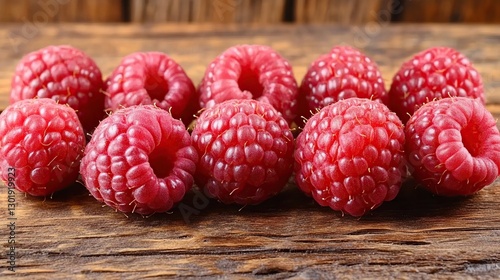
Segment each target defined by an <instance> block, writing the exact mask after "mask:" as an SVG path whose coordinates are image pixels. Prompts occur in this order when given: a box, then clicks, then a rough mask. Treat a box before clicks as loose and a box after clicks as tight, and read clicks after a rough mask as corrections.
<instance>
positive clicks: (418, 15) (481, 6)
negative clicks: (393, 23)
mask: <svg viewBox="0 0 500 280" xmlns="http://www.w3.org/2000/svg"><path fill="white" fill-rule="evenodd" d="M395 1H398V2H400V3H401V6H402V7H403V8H404V9H403V11H402V13H401V14H398V15H396V18H395V19H396V20H397V21H403V22H420V23H423V22H427V23H431V22H443V23H449V22H465V23H498V22H500V5H499V4H500V2H498V1H496V0H482V1H470V0H441V1H433V0H395Z"/></svg>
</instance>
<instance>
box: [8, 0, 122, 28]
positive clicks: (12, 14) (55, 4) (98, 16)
mask: <svg viewBox="0 0 500 280" xmlns="http://www.w3.org/2000/svg"><path fill="white" fill-rule="evenodd" d="M122 4H123V1H122V0H106V1H101V0H16V1H11V0H0V7H2V8H1V9H0V22H22V23H25V24H26V23H29V24H33V25H36V26H39V25H43V24H46V23H47V22H119V21H122V20H123V17H122Z"/></svg>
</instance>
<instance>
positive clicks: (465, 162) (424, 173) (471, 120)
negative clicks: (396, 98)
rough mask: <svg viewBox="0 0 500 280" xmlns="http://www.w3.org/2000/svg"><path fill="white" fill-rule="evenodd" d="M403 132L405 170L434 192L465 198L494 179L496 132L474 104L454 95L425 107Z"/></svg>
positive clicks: (499, 138)
mask: <svg viewBox="0 0 500 280" xmlns="http://www.w3.org/2000/svg"><path fill="white" fill-rule="evenodd" d="M405 133H406V139H407V142H406V148H405V151H406V155H407V156H408V163H409V164H410V166H411V170H410V171H412V175H413V177H414V178H416V179H417V180H419V181H420V183H421V185H422V186H423V187H424V188H425V189H427V190H429V191H431V192H432V193H434V194H437V195H442V196H458V195H470V194H473V193H475V192H477V191H479V190H481V189H482V188H483V187H485V186H487V185H489V184H491V183H492V182H493V181H494V180H495V179H496V178H497V177H498V170H499V168H500V133H499V132H498V128H497V125H496V120H495V119H494V117H493V116H492V115H491V113H490V112H488V110H487V109H486V108H485V107H484V106H483V105H482V104H481V103H480V102H478V101H477V100H473V99H470V98H465V97H454V98H446V99H442V100H438V101H433V102H430V103H427V104H425V105H423V106H422V107H421V108H420V109H418V110H417V111H416V112H415V114H414V115H413V116H412V117H411V118H410V120H409V121H408V123H407V125H406V128H405Z"/></svg>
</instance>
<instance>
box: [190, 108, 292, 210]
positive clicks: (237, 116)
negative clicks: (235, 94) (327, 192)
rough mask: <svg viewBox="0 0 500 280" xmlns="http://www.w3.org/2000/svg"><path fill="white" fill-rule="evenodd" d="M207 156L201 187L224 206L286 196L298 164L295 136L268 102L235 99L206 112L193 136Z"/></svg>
mask: <svg viewBox="0 0 500 280" xmlns="http://www.w3.org/2000/svg"><path fill="white" fill-rule="evenodd" d="M191 137H192V139H193V144H194V146H195V148H196V149H197V150H198V153H199V154H200V155H202V156H201V157H200V162H199V163H198V167H197V170H196V179H197V182H198V185H199V186H200V187H203V188H204V189H205V192H206V193H207V194H208V195H209V196H211V197H216V198H218V199H219V200H220V201H222V202H224V203H238V204H242V205H246V204H258V203H260V202H262V201H264V200H266V199H268V198H270V197H271V196H273V195H275V194H277V193H278V192H280V191H281V190H282V189H283V187H284V186H285V184H286V183H287V181H288V179H289V177H290V175H291V172H292V164H293V158H292V157H293V135H292V132H291V131H290V128H289V127H288V124H287V122H286V120H285V119H284V118H283V117H282V116H281V114H280V113H278V112H277V111H276V110H275V109H274V108H273V107H272V106H271V105H269V104H268V103H263V102H260V101H256V100H248V99H246V100H245V99H240V100H236V99H235V100H229V101H225V102H223V103H220V104H217V105H215V106H214V107H212V108H209V109H206V110H205V111H203V113H202V114H201V115H200V117H199V118H198V120H197V122H196V126H195V128H194V130H193V133H192V135H191Z"/></svg>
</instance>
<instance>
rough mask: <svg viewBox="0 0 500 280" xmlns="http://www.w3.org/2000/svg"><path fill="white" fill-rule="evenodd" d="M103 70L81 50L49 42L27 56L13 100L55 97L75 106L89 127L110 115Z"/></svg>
mask: <svg viewBox="0 0 500 280" xmlns="http://www.w3.org/2000/svg"><path fill="white" fill-rule="evenodd" d="M102 88H103V81H102V75H101V70H99V67H98V66H97V65H96V63H95V62H94V61H93V60H92V58H90V57H89V56H88V55H86V54H85V53H84V52H82V51H81V50H78V49H76V48H74V47H71V46H48V47H46V48H43V49H40V50H37V51H34V52H32V53H29V54H27V55H26V56H24V57H23V58H22V59H21V61H20V62H19V63H18V64H17V67H16V70H15V73H14V76H13V77H12V83H11V92H10V104H13V103H14V102H17V101H19V100H24V99H31V98H35V97H36V98H51V99H53V100H55V101H57V102H58V103H59V104H68V105H69V106H71V108H73V109H75V111H76V112H77V114H78V118H79V119H80V122H81V123H82V125H83V128H84V129H85V130H86V131H89V132H90V131H92V130H93V129H94V128H95V127H96V126H97V124H99V121H100V120H102V119H104V117H105V116H106V114H105V112H104V94H103V93H102Z"/></svg>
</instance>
